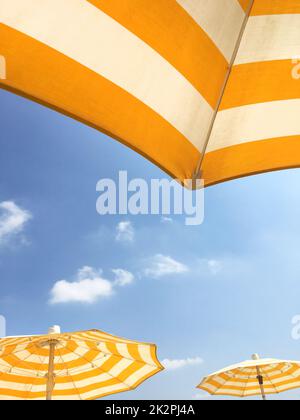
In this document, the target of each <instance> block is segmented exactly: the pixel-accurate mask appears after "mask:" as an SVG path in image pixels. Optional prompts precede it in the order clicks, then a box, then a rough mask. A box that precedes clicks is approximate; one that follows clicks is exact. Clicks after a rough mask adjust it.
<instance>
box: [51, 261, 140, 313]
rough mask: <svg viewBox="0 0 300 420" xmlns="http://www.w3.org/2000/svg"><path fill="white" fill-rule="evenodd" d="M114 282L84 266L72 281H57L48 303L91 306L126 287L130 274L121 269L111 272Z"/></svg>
mask: <svg viewBox="0 0 300 420" xmlns="http://www.w3.org/2000/svg"><path fill="white" fill-rule="evenodd" d="M112 272H113V273H114V274H115V280H114V281H110V280H107V279H105V278H104V277H103V272H102V270H96V269H94V268H92V267H89V266H85V267H83V268H81V269H80V270H78V271H77V274H76V276H75V280H74V281H68V280H60V281H57V282H56V283H55V284H54V286H53V288H52V290H51V292H50V295H51V297H50V303H51V304H53V305H57V304H62V303H87V304H93V303H96V302H97V301H98V300H100V299H102V298H108V297H110V296H112V295H113V293H114V291H115V287H118V286H127V285H129V284H130V283H132V282H133V280H134V276H133V274H132V273H130V272H129V271H126V270H122V269H120V268H119V269H115V270H112Z"/></svg>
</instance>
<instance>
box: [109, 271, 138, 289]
mask: <svg viewBox="0 0 300 420" xmlns="http://www.w3.org/2000/svg"><path fill="white" fill-rule="evenodd" d="M112 272H113V273H114V274H115V284H116V285H117V286H128V285H129V284H132V283H133V282H134V275H133V274H132V273H131V272H130V271H126V270H122V269H121V268H117V269H114V270H112Z"/></svg>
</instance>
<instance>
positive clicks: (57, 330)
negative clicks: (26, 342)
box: [48, 325, 61, 335]
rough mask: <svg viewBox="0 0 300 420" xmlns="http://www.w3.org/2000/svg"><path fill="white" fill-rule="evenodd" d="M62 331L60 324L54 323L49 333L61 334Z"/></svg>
mask: <svg viewBox="0 0 300 420" xmlns="http://www.w3.org/2000/svg"><path fill="white" fill-rule="evenodd" d="M60 333H61V329H60V326H59V325H53V326H52V327H50V328H49V330H48V334H49V335H52V334H60Z"/></svg>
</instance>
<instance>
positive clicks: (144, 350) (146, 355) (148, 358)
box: [138, 344, 156, 366]
mask: <svg viewBox="0 0 300 420" xmlns="http://www.w3.org/2000/svg"><path fill="white" fill-rule="evenodd" d="M138 349H139V353H140V356H141V358H142V359H143V360H144V362H145V363H147V364H148V365H151V366H156V362H155V361H154V360H153V358H152V354H151V347H150V346H145V345H143V344H140V345H139V346H138Z"/></svg>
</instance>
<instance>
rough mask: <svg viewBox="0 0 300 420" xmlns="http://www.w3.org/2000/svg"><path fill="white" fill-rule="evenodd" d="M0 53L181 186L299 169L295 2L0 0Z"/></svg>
mask: <svg viewBox="0 0 300 420" xmlns="http://www.w3.org/2000/svg"><path fill="white" fill-rule="evenodd" d="M249 15H250V16H249ZM248 16H249V19H248ZM0 56H1V61H0V62H1V63H2V67H3V60H4V61H5V65H6V72H5V77H4V76H3V75H4V71H3V69H2V72H1V71H0V74H1V75H2V80H0V85H1V86H2V87H3V88H4V89H8V90H10V91H13V92H16V93H19V94H21V95H24V96H26V97H28V98H32V99H34V100H36V101H38V102H40V103H43V104H46V105H48V106H50V107H52V108H54V109H56V110H59V111H61V112H63V113H65V114H67V115H69V116H72V117H74V118H76V119H78V120H80V121H83V122H85V123H87V124H89V125H91V126H92V127H95V128H97V129H99V130H101V131H102V132H104V133H107V134H109V135H110V136H112V137H114V138H115V139H118V140H119V141H121V142H123V143H124V144H126V145H128V146H129V147H131V148H132V149H134V150H136V151H138V152H139V153H141V154H142V155H144V156H146V157H147V158H149V159H150V160H151V161H153V162H155V163H156V164H157V165H159V166H160V167H161V168H163V169H164V170H165V171H166V172H168V173H169V174H171V175H172V176H173V177H175V178H178V179H180V180H181V181H184V180H185V179H190V178H192V177H193V176H194V175H195V172H197V168H199V165H200V163H201V165H200V166H201V174H202V177H203V178H204V179H205V183H206V185H211V184H215V183H217V182H221V181H224V180H228V179H232V178H236V177H240V176H245V175H249V174H254V173H259V172H263V171H269V170H275V169H281V168H290V167H296V166H300V119H299V113H300V80H299V77H300V69H299V68H298V67H296V66H297V64H295V61H293V62H292V60H293V59H295V58H297V57H299V58H300V2H299V0H254V1H253V0H151V1H149V0H109V1H108V0H64V1H61V0H1V2H0ZM230 70H232V71H231V74H230V77H229V71H230ZM293 75H294V77H293ZM297 76H299V77H297Z"/></svg>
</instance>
